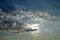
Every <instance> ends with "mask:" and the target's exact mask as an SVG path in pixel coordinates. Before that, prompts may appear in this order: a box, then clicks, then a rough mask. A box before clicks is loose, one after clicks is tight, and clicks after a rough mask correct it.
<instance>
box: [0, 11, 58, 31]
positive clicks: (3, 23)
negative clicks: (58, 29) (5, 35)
mask: <svg viewBox="0 0 60 40" xmlns="http://www.w3.org/2000/svg"><path fill="white" fill-rule="evenodd" d="M0 15H1V16H0V30H7V31H8V30H9V32H10V31H11V32H20V31H21V30H22V31H24V30H23V29H24V27H26V26H25V25H26V24H25V23H33V22H34V23H37V22H39V23H41V24H42V25H44V23H52V22H53V21H54V20H55V19H58V18H57V17H56V16H54V15H53V16H51V15H50V14H49V12H45V11H31V10H30V11H23V10H14V11H13V12H10V13H8V14H7V13H5V12H2V11H0ZM55 21H56V20H55ZM22 22H23V23H22ZM40 26H41V25H40ZM45 26H46V25H45ZM26 30H27V29H26ZM29 30H30V29H29ZM45 31H48V30H47V29H46V30H45Z"/></svg>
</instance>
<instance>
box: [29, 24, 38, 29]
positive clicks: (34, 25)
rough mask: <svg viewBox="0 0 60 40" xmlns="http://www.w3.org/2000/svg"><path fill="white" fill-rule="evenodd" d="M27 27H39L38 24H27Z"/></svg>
mask: <svg viewBox="0 0 60 40" xmlns="http://www.w3.org/2000/svg"><path fill="white" fill-rule="evenodd" d="M28 27H29V28H31V29H39V24H28Z"/></svg>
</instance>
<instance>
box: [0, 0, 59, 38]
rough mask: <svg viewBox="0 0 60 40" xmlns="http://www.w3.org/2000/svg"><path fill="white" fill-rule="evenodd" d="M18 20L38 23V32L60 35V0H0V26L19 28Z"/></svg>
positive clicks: (26, 22)
mask: <svg viewBox="0 0 60 40" xmlns="http://www.w3.org/2000/svg"><path fill="white" fill-rule="evenodd" d="M20 22H21V23H25V24H27V25H29V24H39V26H38V28H39V30H40V33H42V34H44V35H49V36H50V35H51V36H52V35H53V37H54V36H56V37H60V35H59V34H60V0H0V27H3V28H2V29H5V27H4V26H3V25H5V24H6V25H5V26H8V29H14V26H15V27H16V29H19V26H20ZM10 26H11V27H10ZM31 26H32V25H31ZM51 36H50V37H51Z"/></svg>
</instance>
